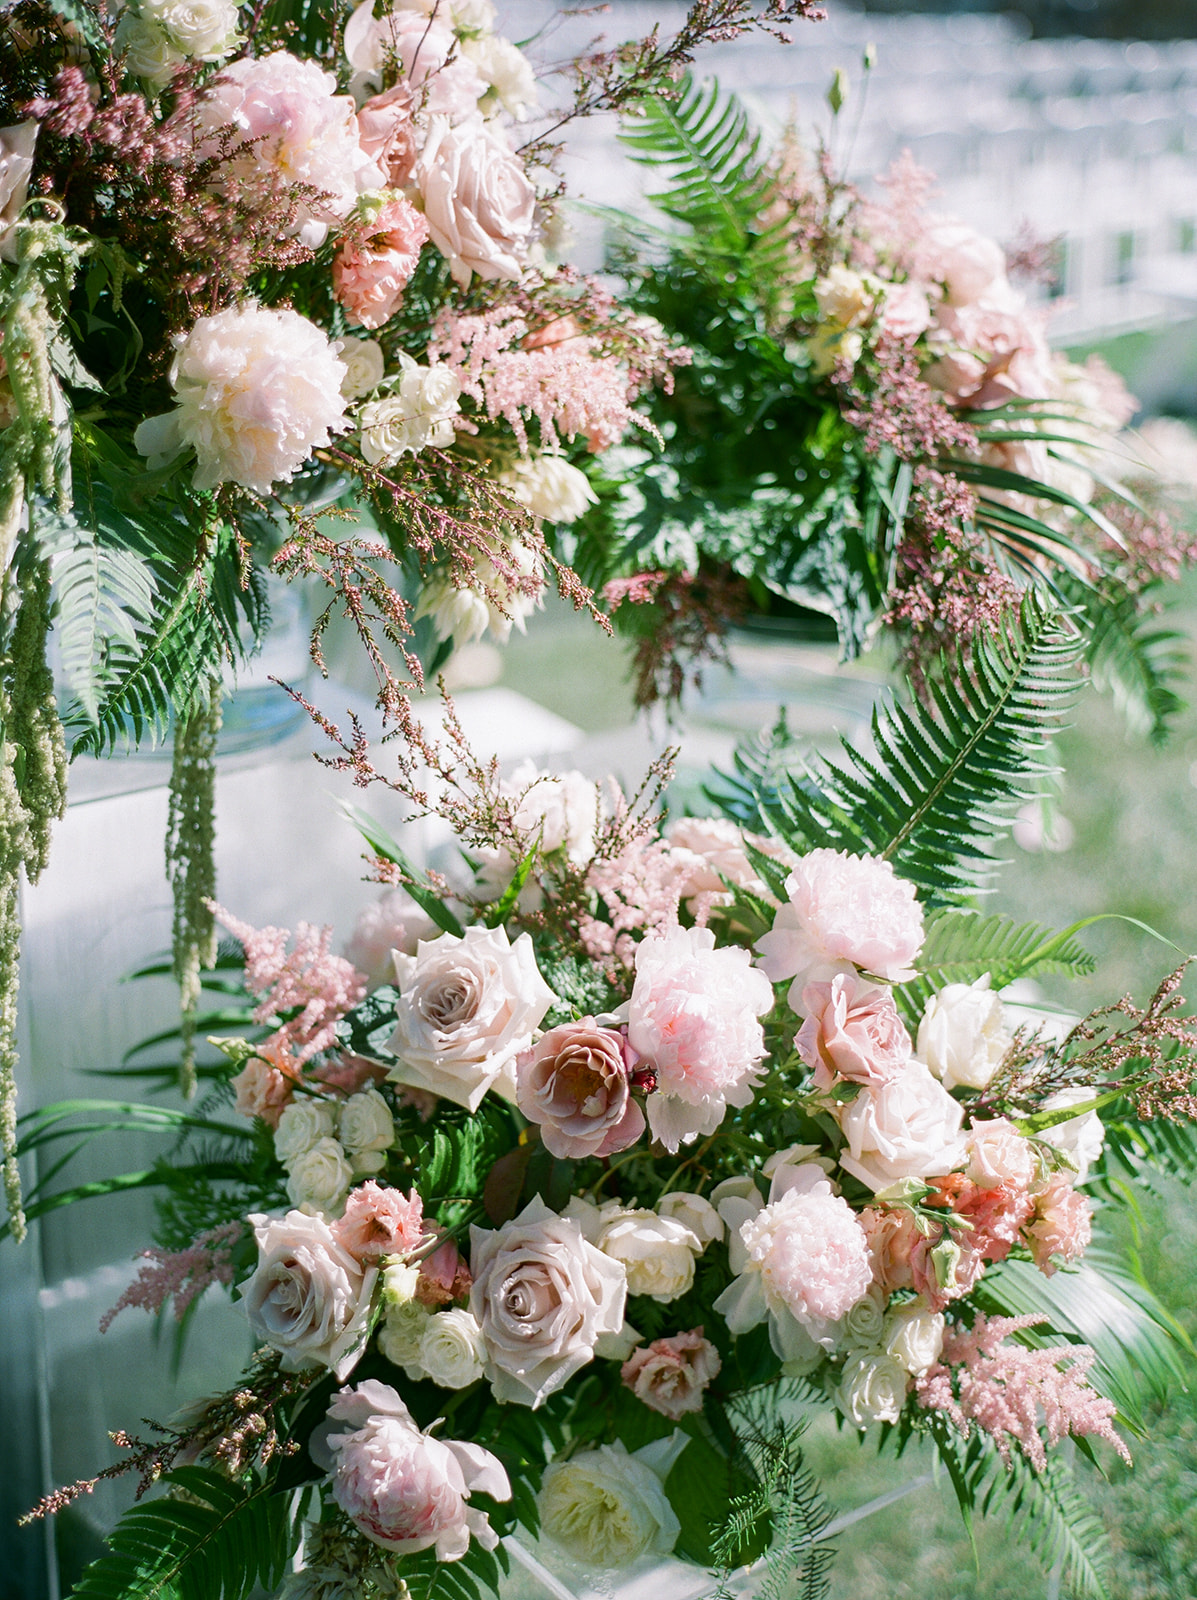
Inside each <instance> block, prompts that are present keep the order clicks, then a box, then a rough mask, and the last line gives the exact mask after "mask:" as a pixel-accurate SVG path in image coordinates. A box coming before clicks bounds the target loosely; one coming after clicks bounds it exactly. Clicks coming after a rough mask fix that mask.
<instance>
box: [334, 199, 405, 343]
mask: <svg viewBox="0 0 1197 1600" xmlns="http://www.w3.org/2000/svg"><path fill="white" fill-rule="evenodd" d="M427 238H428V223H427V222H426V220H425V219H424V218H423V217H422V216H421V215H420V213H419V212H418V211H417V210H416V208H415V206H413V205H412V203H411V201H410V200H408V199H406V198H405V197H404V196H403V195H401V194H396V195H391V196H390V197H389V198H388V199H387V201H386V204H385V205H384V206H383V207H382V208H381V210H380V211H379V212H378V213H377V215H375V216H373V217H371V218H370V219H369V220H368V221H366V222H363V223H362V224H361V225H360V226H359V227H356V228H353V229H351V230H350V231H349V232H347V233H346V235H345V237H344V239H343V240H342V242H341V247H340V249H339V250H338V251H337V254H336V257H335V258H334V260H333V266H332V279H333V293H334V294H335V295H336V297H337V299H338V300H339V301H340V302H341V304H342V305H343V306H344V307H345V309H346V311H347V312H348V313H349V320H350V322H352V323H356V324H357V326H358V327H361V328H381V327H382V325H383V323H384V322H387V321H388V320H389V319H390V318H391V317H392V316H393V315H394V314H395V312H396V311H397V310H398V308H399V305H400V303H401V302H402V300H403V291H404V289H405V288H406V287H407V283H408V280H409V279H410V277H411V275H412V273H413V272H414V271H415V270H416V266H417V264H418V262H419V260H420V251H421V249H422V248H423V245H424V241H425V240H426V239H427Z"/></svg>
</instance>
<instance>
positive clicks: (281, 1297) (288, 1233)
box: [241, 1211, 378, 1378]
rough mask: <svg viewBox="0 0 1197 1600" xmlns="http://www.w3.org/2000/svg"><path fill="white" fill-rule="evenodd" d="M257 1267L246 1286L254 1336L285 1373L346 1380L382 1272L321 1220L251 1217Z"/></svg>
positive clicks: (301, 1215)
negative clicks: (325, 1373) (311, 1371)
mask: <svg viewBox="0 0 1197 1600" xmlns="http://www.w3.org/2000/svg"><path fill="white" fill-rule="evenodd" d="M248 1220H249V1223H250V1226H251V1227H252V1228H253V1230H254V1238H255V1239H256V1240H257V1244H258V1264H257V1266H256V1267H255V1269H254V1272H253V1275H252V1277H250V1278H249V1279H248V1280H247V1281H246V1283H244V1284H243V1285H242V1288H241V1299H242V1302H243V1304H244V1306H245V1314H246V1316H247V1317H248V1318H249V1325H250V1327H251V1328H252V1329H253V1331H254V1334H255V1335H256V1336H257V1337H258V1338H259V1339H262V1340H264V1341H265V1342H266V1343H267V1344H268V1345H270V1346H272V1348H274V1349H275V1350H277V1351H278V1352H279V1354H280V1355H281V1356H282V1367H283V1371H284V1372H298V1371H300V1370H301V1369H302V1368H304V1367H329V1368H331V1369H332V1371H333V1372H334V1373H335V1375H336V1376H337V1377H338V1378H344V1377H345V1375H346V1374H347V1373H348V1372H349V1370H350V1368H351V1367H352V1366H353V1365H354V1363H355V1362H356V1361H357V1358H358V1356H359V1355H360V1354H361V1350H362V1346H363V1345H364V1343H365V1339H366V1329H367V1326H368V1322H369V1316H370V1298H371V1296H372V1294H373V1292H374V1284H375V1280H376V1279H377V1277H378V1271H377V1268H375V1267H363V1266H362V1265H361V1263H360V1262H359V1261H356V1260H354V1258H353V1256H351V1255H350V1254H349V1252H348V1250H344V1249H342V1247H341V1246H340V1245H339V1244H338V1243H337V1241H336V1238H335V1237H334V1235H333V1232H332V1229H331V1228H330V1227H329V1225H328V1223H327V1222H325V1221H324V1220H323V1218H321V1217H309V1216H305V1215H304V1213H303V1212H301V1211H289V1212H288V1213H287V1215H286V1216H285V1217H281V1218H280V1217H265V1216H251V1217H250V1218H249V1219H248Z"/></svg>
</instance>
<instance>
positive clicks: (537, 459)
mask: <svg viewBox="0 0 1197 1600" xmlns="http://www.w3.org/2000/svg"><path fill="white" fill-rule="evenodd" d="M499 482H500V483H501V484H502V485H503V487H504V488H505V489H506V490H508V492H509V493H510V494H511V496H512V498H513V499H515V500H518V501H519V503H520V504H521V505H523V506H527V508H528V510H529V511H530V512H531V513H532V515H533V516H534V517H544V518H545V520H546V521H547V522H563V523H570V522H576V521H577V520H578V518H579V517H580V516H582V515H584V513H585V512H586V511H587V510H588V509H589V508H590V507H591V506H594V505H597V504H598V496H597V495H596V494H595V492H594V490H593V489H592V488H591V487H590V479H589V478H588V477H587V476H586V474H585V473H584V472H583V471H582V469H581V468H580V467H575V466H574V464H573V463H572V462H571V461H567V460H566V458H565V457H564V456H561V455H551V454H549V453H547V452H546V453H544V454H542V455H534V456H527V457H525V458H524V459H523V460H521V461H517V462H516V464H515V465H514V466H513V467H510V468H508V470H507V471H506V472H502V473H500V474H499Z"/></svg>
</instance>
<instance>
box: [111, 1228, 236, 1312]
mask: <svg viewBox="0 0 1197 1600" xmlns="http://www.w3.org/2000/svg"><path fill="white" fill-rule="evenodd" d="M241 1231H242V1229H241V1224H240V1223H239V1222H224V1223H221V1225H220V1226H219V1227H218V1228H207V1229H205V1231H204V1232H203V1233H198V1234H196V1236H195V1238H194V1239H193V1240H192V1241H191V1243H190V1244H189V1245H188V1246H187V1248H186V1249H185V1250H160V1249H159V1248H158V1247H157V1246H154V1247H152V1248H151V1249H149V1250H143V1251H142V1252H141V1254H140V1255H139V1256H138V1260H144V1261H146V1263H147V1265H146V1266H144V1267H141V1268H139V1270H138V1273H137V1276H136V1278H134V1280H133V1282H132V1283H131V1284H130V1285H129V1287H128V1288H127V1289H126V1290H125V1292H124V1294H122V1295H121V1297H120V1299H119V1300H118V1301H117V1302H116V1304H115V1305H114V1306H113V1307H112V1309H111V1310H110V1311H106V1312H105V1313H104V1315H103V1316H102V1317H101V1318H100V1332H101V1333H107V1332H108V1329H109V1327H110V1326H111V1325H112V1321H113V1318H114V1317H116V1316H117V1315H118V1314H119V1313H120V1312H122V1311H124V1310H125V1309H126V1308H127V1307H129V1306H139V1307H140V1308H141V1309H142V1310H143V1311H149V1312H158V1311H161V1310H162V1307H163V1306H164V1305H165V1304H166V1302H167V1301H168V1300H171V1299H173V1300H174V1303H175V1304H174V1310H175V1320H176V1321H177V1322H181V1321H182V1320H183V1314H184V1312H185V1311H186V1310H187V1307H188V1306H189V1305H190V1304H191V1302H192V1301H193V1300H197V1299H198V1298H199V1296H200V1295H201V1294H203V1292H204V1290H205V1289H207V1288H209V1287H210V1285H212V1284H214V1283H220V1284H224V1285H225V1286H226V1287H227V1286H228V1285H229V1284H231V1283H232V1281H233V1259H232V1249H233V1245H234V1244H235V1243H236V1241H237V1240H238V1239H239V1238H240V1236H241Z"/></svg>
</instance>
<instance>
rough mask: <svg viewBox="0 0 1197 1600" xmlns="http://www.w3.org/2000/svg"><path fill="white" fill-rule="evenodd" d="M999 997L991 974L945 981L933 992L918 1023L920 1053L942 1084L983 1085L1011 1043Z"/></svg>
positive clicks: (947, 1087) (947, 1085)
mask: <svg viewBox="0 0 1197 1600" xmlns="http://www.w3.org/2000/svg"><path fill="white" fill-rule="evenodd" d="M1010 1043H1011V1035H1010V1033H1009V1032H1008V1030H1007V1028H1006V1026H1005V1023H1004V1020H1003V1017H1002V1002H1001V1000H1000V999H999V998H998V996H997V995H996V994H993V993H992V992H991V990H990V987H989V974H988V973H986V974H985V976H984V977H983V978H978V980H977V981H976V983H949V984H947V985H946V986H945V987H944V988H942V989H940V990H939V992H938V993H937V994H934V995H932V996H931V999H930V1000H929V1001H928V1002H927V1009H926V1010H925V1011H924V1012H923V1018H922V1021H921V1022H920V1023H919V1032H918V1045H917V1048H918V1055H919V1059H920V1060H921V1061H925V1062H926V1063H927V1065H928V1067H930V1069H931V1071H932V1072H933V1073H934V1074H935V1076H936V1077H937V1078H938V1079H939V1080H940V1081H941V1082H942V1084H943V1086H944V1088H945V1089H954V1088H956V1087H960V1088H964V1089H984V1088H986V1087H987V1085H988V1083H989V1080H990V1079H991V1078H992V1077H993V1075H994V1073H995V1072H996V1071H997V1069H998V1066H999V1064H1000V1062H1001V1059H1002V1057H1003V1056H1004V1055H1005V1053H1006V1051H1007V1050H1008V1049H1009V1048H1010Z"/></svg>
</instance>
